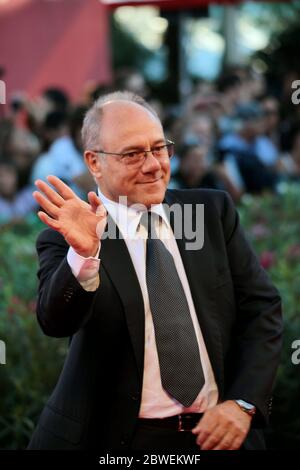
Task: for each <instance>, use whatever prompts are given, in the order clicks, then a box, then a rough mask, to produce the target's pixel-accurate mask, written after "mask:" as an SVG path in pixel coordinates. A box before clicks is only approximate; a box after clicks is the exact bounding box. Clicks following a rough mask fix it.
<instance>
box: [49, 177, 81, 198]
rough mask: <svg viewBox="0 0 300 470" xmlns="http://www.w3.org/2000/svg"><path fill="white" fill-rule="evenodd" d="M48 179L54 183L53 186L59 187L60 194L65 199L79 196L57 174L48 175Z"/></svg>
mask: <svg viewBox="0 0 300 470" xmlns="http://www.w3.org/2000/svg"><path fill="white" fill-rule="evenodd" d="M47 180H48V181H49V183H51V184H52V186H54V187H55V189H57V191H58V192H59V194H60V195H61V196H62V197H63V198H64V199H65V200H68V199H73V198H74V197H77V196H76V194H75V193H74V192H73V191H72V189H70V188H69V186H67V185H66V184H65V183H64V182H63V181H62V180H61V179H59V178H57V176H54V175H49V176H47Z"/></svg>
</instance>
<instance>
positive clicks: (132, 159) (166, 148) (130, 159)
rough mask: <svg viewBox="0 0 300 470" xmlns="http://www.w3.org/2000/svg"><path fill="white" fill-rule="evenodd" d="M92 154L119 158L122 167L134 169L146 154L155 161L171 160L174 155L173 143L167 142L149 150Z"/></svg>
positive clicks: (139, 164) (99, 151) (140, 163)
mask: <svg viewBox="0 0 300 470" xmlns="http://www.w3.org/2000/svg"><path fill="white" fill-rule="evenodd" d="M92 152H95V153H99V154H103V155H117V156H119V157H121V158H120V160H121V162H122V163H123V164H124V165H126V166H131V167H134V166H142V165H143V163H144V161H145V160H146V158H147V155H148V153H152V155H153V156H154V157H155V158H156V159H157V160H164V159H165V158H171V157H172V156H173V155H174V142H172V141H171V140H167V142H166V143H165V144H164V145H157V146H155V147H153V148H152V149H150V150H134V151H132V152H126V153H116V152H104V151H103V150H92Z"/></svg>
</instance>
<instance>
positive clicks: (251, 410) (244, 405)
mask: <svg viewBox="0 0 300 470" xmlns="http://www.w3.org/2000/svg"><path fill="white" fill-rule="evenodd" d="M234 401H235V403H236V404H237V405H238V406H239V407H240V408H241V410H243V411H244V412H245V413H247V414H248V415H250V416H254V415H255V413H256V407H255V406H254V405H252V404H251V403H248V402H246V401H244V400H234Z"/></svg>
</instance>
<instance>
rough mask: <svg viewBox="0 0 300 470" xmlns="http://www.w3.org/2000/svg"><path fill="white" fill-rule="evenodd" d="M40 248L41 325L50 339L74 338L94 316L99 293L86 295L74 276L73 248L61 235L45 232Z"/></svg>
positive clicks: (38, 305)
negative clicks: (71, 249) (71, 257)
mask: <svg viewBox="0 0 300 470" xmlns="http://www.w3.org/2000/svg"><path fill="white" fill-rule="evenodd" d="M36 248H37V253H38V257H39V270H38V278H39V287H38V299H37V318H38V321H39V324H40V326H41V328H42V330H43V332H44V333H45V334H46V335H48V336H54V337H58V338H59V337H67V336H71V335H73V334H74V333H76V332H77V331H78V330H79V329H80V328H81V327H82V326H83V325H84V324H85V323H86V321H87V320H88V318H89V316H90V315H91V311H92V305H93V301H94V298H95V292H89V291H86V290H85V289H84V288H83V287H82V286H81V284H80V283H79V282H78V280H77V279H76V277H75V276H74V275H73V273H72V270H71V268H70V266H69V263H68V261H67V253H68V249H69V246H68V244H67V243H66V242H65V240H64V238H63V236H62V235H60V234H59V233H58V232H56V231H55V230H52V229H45V230H43V231H42V232H41V233H40V235H39V236H38V239H37V243H36Z"/></svg>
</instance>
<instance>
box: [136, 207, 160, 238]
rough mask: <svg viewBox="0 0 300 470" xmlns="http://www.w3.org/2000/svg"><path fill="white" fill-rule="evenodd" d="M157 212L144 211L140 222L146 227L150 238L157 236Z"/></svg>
mask: <svg viewBox="0 0 300 470" xmlns="http://www.w3.org/2000/svg"><path fill="white" fill-rule="evenodd" d="M156 217H157V216H156V214H154V213H153V212H151V211H147V212H144V213H143V215H142V217H141V219H140V224H141V225H143V226H144V227H145V229H146V230H147V233H148V238H156V232H155V225H154V224H155V218H156Z"/></svg>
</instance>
